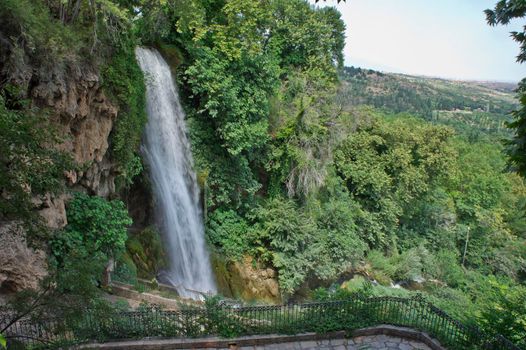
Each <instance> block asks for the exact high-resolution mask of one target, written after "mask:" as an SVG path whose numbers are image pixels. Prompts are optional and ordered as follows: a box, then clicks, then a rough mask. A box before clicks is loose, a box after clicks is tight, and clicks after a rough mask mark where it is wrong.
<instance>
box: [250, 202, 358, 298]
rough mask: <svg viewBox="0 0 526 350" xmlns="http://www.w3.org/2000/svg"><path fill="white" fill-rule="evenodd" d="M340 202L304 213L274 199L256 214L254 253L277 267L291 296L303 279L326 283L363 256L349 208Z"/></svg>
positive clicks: (286, 292)
mask: <svg viewBox="0 0 526 350" xmlns="http://www.w3.org/2000/svg"><path fill="white" fill-rule="evenodd" d="M346 204H349V203H346V202H344V201H337V200H332V201H330V202H328V203H323V204H321V207H318V205H319V203H313V204H312V206H311V207H310V208H308V209H307V210H306V209H302V208H298V206H297V205H296V204H295V203H294V202H293V201H292V200H290V199H283V198H281V199H280V198H274V199H272V200H270V201H268V202H267V203H265V205H264V206H262V207H260V208H259V209H258V210H256V212H255V219H256V220H257V222H258V224H257V225H256V226H255V228H254V233H253V234H254V239H255V241H254V243H253V244H254V245H255V250H256V252H257V254H258V255H259V256H260V257H261V258H262V259H263V260H267V261H269V262H272V264H273V265H274V266H275V267H276V268H277V269H278V272H279V282H280V288H281V290H282V292H283V293H284V294H286V295H290V294H292V293H293V292H294V291H295V290H296V289H297V288H298V287H299V286H300V285H301V284H302V283H304V282H306V280H307V279H309V278H313V277H317V278H319V279H320V280H330V279H332V278H335V277H337V276H338V274H340V273H342V272H344V271H346V270H348V269H349V268H351V267H352V266H353V265H354V264H355V263H356V262H358V261H359V259H360V258H361V257H362V256H363V252H364V250H365V245H364V243H363V242H362V241H361V240H360V239H359V238H358V236H357V232H356V231H357V230H356V226H355V223H354V221H353V212H352V208H348V207H347V205H346Z"/></svg>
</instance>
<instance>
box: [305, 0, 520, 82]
mask: <svg viewBox="0 0 526 350" xmlns="http://www.w3.org/2000/svg"><path fill="white" fill-rule="evenodd" d="M310 2H311V3H314V0H310ZM322 2H323V1H320V2H319V3H318V5H320V4H321V3H322ZM496 2H497V0H346V2H345V3H344V2H340V4H337V1H336V0H326V2H325V4H321V6H335V7H336V8H337V9H338V10H339V11H340V12H341V13H342V19H343V20H344V21H345V24H346V27H347V29H346V40H345V49H344V56H345V65H347V66H358V67H364V68H372V69H375V70H381V71H385V72H396V73H405V74H414V75H427V76H435V77H443V78H451V79H463V80H495V81H509V82H517V81H519V80H520V79H522V78H523V77H525V76H526V63H523V64H518V63H516V61H515V57H516V56H517V54H518V52H519V45H518V43H516V42H515V41H513V39H512V38H511V37H510V35H509V32H510V31H513V30H519V29H520V28H521V26H522V25H523V24H524V22H526V20H525V19H523V20H522V21H521V20H515V21H513V22H512V23H510V24H509V25H507V26H497V27H491V26H489V25H488V24H487V23H486V18H485V14H484V13H483V11H484V10H485V9H487V8H492V7H493V6H494V5H495V3H496Z"/></svg>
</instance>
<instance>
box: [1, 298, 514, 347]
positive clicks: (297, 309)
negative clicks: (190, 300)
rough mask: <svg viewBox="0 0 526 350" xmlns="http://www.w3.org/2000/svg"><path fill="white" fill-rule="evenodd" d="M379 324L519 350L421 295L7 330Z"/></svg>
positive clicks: (22, 335) (291, 328) (97, 318)
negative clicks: (471, 325)
mask: <svg viewBox="0 0 526 350" xmlns="http://www.w3.org/2000/svg"><path fill="white" fill-rule="evenodd" d="M379 324H390V325H396V326H405V327H411V328H414V329H418V330H421V331H424V332H427V333H429V334H430V335H431V336H433V337H435V338H436V339H438V340H439V341H440V342H441V343H442V344H443V345H444V346H445V347H447V348H450V349H487V350H490V349H494V350H500V349H507V350H520V348H519V347H518V346H516V345H514V344H513V343H511V342H510V341H508V340H506V339H505V338H504V337H501V336H497V337H492V336H489V335H486V334H484V333H483V332H481V331H480V330H478V329H477V328H474V327H468V326H466V325H463V324H462V323H460V322H459V321H457V320H455V319H453V318H451V317H450V316H449V315H447V314H446V313H445V312H444V311H442V310H440V309H438V308H436V307H435V306H433V305H432V304H430V303H428V302H427V301H425V300H424V299H423V298H421V297H414V298H397V297H372V298H367V297H355V298H352V299H348V300H342V301H328V302H316V303H305V304H288V305H276V306H243V307H236V306H228V305H221V304H220V303H217V302H215V303H214V302H208V303H207V305H206V306H205V307H189V308H182V309H181V310H178V311H163V310H156V309H148V310H146V311H130V312H118V313H115V312H114V313H97V312H86V314H85V315H83V317H81V318H80V320H77V321H76V322H74V323H71V324H65V323H61V322H58V321H57V320H53V321H49V322H40V323H39V324H34V323H32V322H30V321H21V322H18V323H16V324H14V325H13V327H11V328H10V329H9V330H8V332H7V336H8V337H9V338H11V339H18V340H19V341H21V342H23V343H24V344H25V345H26V346H29V347H35V348H39V347H53V346H60V345H63V344H64V343H82V342H89V341H108V340H118V339H137V338H144V337H177V338H197V337H206V336H221V337H236V336H243V335H257V334H299V333H305V332H317V333H325V332H331V331H341V330H345V331H349V332H351V331H352V330H355V329H360V328H364V327H370V326H376V325H379Z"/></svg>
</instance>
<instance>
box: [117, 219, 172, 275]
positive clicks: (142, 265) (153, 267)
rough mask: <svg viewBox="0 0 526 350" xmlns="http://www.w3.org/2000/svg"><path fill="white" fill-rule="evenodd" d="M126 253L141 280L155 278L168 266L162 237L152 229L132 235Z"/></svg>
mask: <svg viewBox="0 0 526 350" xmlns="http://www.w3.org/2000/svg"><path fill="white" fill-rule="evenodd" d="M126 251H127V254H129V256H130V257H131V259H132V260H133V262H134V264H135V266H136V267H137V276H138V277H140V278H146V279H151V278H154V277H155V275H156V274H157V271H159V270H160V269H161V268H162V267H164V266H166V254H165V252H164V251H163V244H162V241H161V237H160V235H159V233H158V232H157V231H156V230H155V229H154V228H152V227H147V228H146V229H144V230H142V231H141V232H139V233H136V234H133V235H130V237H129V238H128V241H127V242H126Z"/></svg>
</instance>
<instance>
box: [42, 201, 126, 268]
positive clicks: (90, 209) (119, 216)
mask: <svg viewBox="0 0 526 350" xmlns="http://www.w3.org/2000/svg"><path fill="white" fill-rule="evenodd" d="M67 218H68V225H67V226H66V228H65V229H64V230H63V231H62V232H59V233H57V235H56V237H55V238H54V239H53V240H52V241H51V249H52V252H53V255H54V256H55V257H56V258H57V259H58V261H59V262H60V261H63V260H64V259H66V258H67V257H68V256H69V255H74V256H77V257H81V258H87V257H91V256H97V255H99V254H100V255H101V256H103V257H106V258H109V257H113V256H117V255H119V254H120V253H121V252H122V251H123V250H124V247H125V242H126V238H127V232H126V228H127V226H129V225H131V224H132V221H131V219H130V217H129V216H128V212H127V210H126V207H125V205H124V203H123V202H121V201H119V200H113V201H106V200H104V199H103V198H100V197H90V196H88V195H86V194H83V193H76V194H75V197H74V198H73V200H71V202H69V204H68V211H67Z"/></svg>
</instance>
